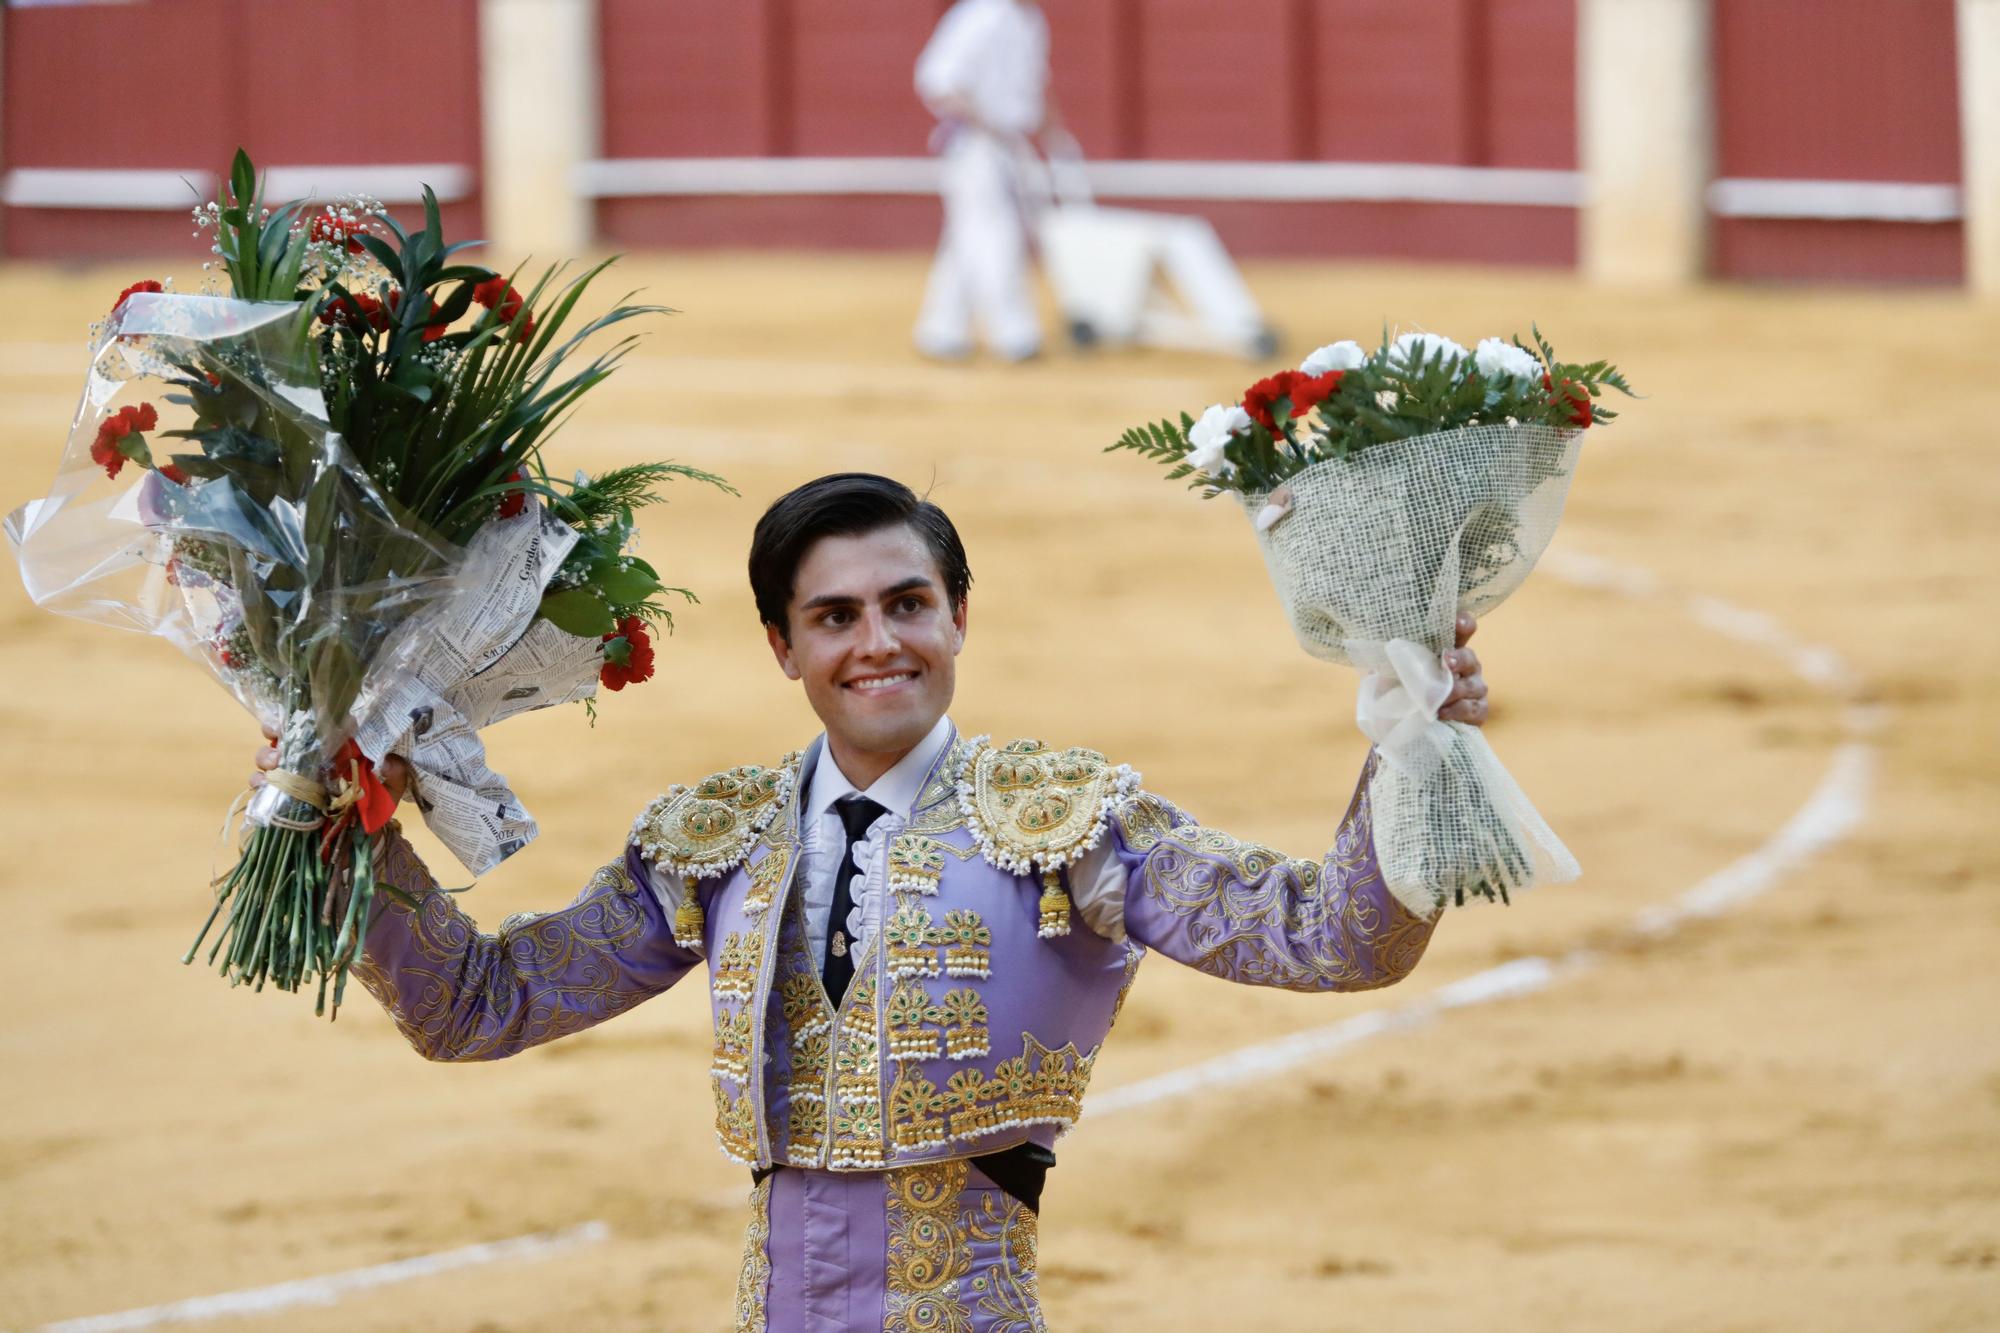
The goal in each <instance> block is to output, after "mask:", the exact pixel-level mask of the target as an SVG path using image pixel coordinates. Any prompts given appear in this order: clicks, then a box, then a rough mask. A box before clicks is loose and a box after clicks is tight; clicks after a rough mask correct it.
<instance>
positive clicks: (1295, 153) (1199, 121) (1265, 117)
mask: <svg viewBox="0 0 2000 1333" xmlns="http://www.w3.org/2000/svg"><path fill="white" fill-rule="evenodd" d="M1057 2H1058V3H1061V0H1057ZM1303 13H1304V11H1303V10H1302V9H1301V8H1300V7H1299V6H1298V5H1297V4H1296V3H1294V0H1231V3H1229V4H1226V5H1218V4H1214V3H1211V0H1147V3H1145V4H1144V5H1141V6H1140V7H1139V10H1138V25H1137V26H1138V32H1137V57H1138V62H1139V79H1138V84H1139V87H1138V97H1137V113H1138V118H1139V126H1138V144H1137V145H1136V147H1137V150H1138V155H1140V156H1144V157H1154V158H1194V159H1200V158H1229V159H1236V160H1264V161H1274V160H1275V161H1281V160H1284V159H1288V158H1294V157H1299V156H1303V155H1306V154H1305V153H1304V151H1303V150H1304V148H1305V143H1304V140H1305V138H1306V132H1305V126H1306V123H1307V120H1308V117H1306V116H1305V115H1304V114H1303V111H1304V108H1303V103H1302V98H1303V97H1304V95H1305V92H1306V89H1307V86H1308V85H1307V81H1306V76H1307V73H1308V66H1309V63H1310V62H1309V60H1308V58H1307V56H1308V52H1307V51H1306V50H1305V49H1304V47H1303V45H1302V41H1301V38H1302V36H1303V27H1302V23H1301V15H1302V14H1303ZM1053 58H1054V59H1057V60H1061V59H1065V58H1066V57H1064V56H1063V55H1061V54H1060V53H1057V54H1056V55H1055V56H1054V57H1053Z"/></svg>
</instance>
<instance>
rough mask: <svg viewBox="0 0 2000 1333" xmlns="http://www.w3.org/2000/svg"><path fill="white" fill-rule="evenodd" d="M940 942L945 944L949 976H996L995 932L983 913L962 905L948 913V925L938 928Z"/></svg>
mask: <svg viewBox="0 0 2000 1333" xmlns="http://www.w3.org/2000/svg"><path fill="white" fill-rule="evenodd" d="M936 935H937V941H938V943H939V944H942V945H943V946H944V951H945V952H944V970H945V975H947V976H953V977H977V978H979V979H980V980H981V981H984V980H986V979H987V978H988V977H990V976H992V975H993V960H992V957H991V953H990V951H991V949H992V947H993V932H992V931H991V930H989V929H987V927H986V923H985V922H984V921H982V920H980V917H979V913H977V912H974V911H971V910H970V909H965V908H961V909H958V910H955V911H950V912H946V913H945V914H944V925H942V926H940V927H938V929H937V931H936Z"/></svg>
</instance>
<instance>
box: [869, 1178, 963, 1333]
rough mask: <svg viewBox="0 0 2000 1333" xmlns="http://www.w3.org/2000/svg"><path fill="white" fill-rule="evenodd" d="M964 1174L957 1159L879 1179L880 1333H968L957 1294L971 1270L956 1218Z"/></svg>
mask: <svg viewBox="0 0 2000 1333" xmlns="http://www.w3.org/2000/svg"><path fill="white" fill-rule="evenodd" d="M966 1172H967V1167H966V1164H965V1161H964V1160H963V1159H958V1160H954V1161H949V1162H927V1163H925V1164H924V1165H922V1166H906V1167H900V1168H898V1169H897V1170H894V1171H890V1172H888V1173H886V1174H885V1175H884V1176H883V1178H882V1183H883V1189H884V1191H885V1192H886V1196H887V1202H888V1224H889V1247H888V1258H889V1262H888V1273H887V1278H888V1281H887V1290H886V1292H885V1295H884V1301H883V1317H882V1329H883V1333H972V1311H971V1310H970V1309H969V1308H968V1307H967V1306H966V1304H965V1302H964V1300H963V1299H961V1297H960V1294H959V1281H960V1279H962V1278H964V1277H965V1276H966V1275H967V1274H968V1273H969V1272H970V1271H971V1269H972V1252H971V1247H970V1245H969V1244H968V1242H967V1233H966V1230H965V1228H964V1227H962V1226H961V1225H960V1224H959V1217H958V1208H959V1195H960V1193H962V1192H963V1190H964V1189H965V1178H966Z"/></svg>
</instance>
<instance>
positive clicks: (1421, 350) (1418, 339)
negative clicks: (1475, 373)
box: [1389, 333, 1472, 367]
mask: <svg viewBox="0 0 2000 1333" xmlns="http://www.w3.org/2000/svg"><path fill="white" fill-rule="evenodd" d="M1389 354H1390V355H1391V356H1393V357H1395V359H1396V360H1398V361H1401V362H1402V363H1403V364H1404V365H1406V366H1411V367H1415V366H1417V365H1420V364H1421V363H1423V362H1426V361H1431V360H1436V359H1439V358H1442V360H1443V361H1444V363H1445V365H1447V366H1451V365H1455V364H1457V363H1458V362H1460V361H1463V360H1465V358H1467V357H1468V356H1471V355H1472V353H1470V352H1468V351H1466V350H1465V349H1464V348H1463V347H1460V346H1459V345H1458V344H1457V343H1455V342H1453V341H1452V340H1451V339H1449V338H1447V337H1445V336H1444V335H1443V334H1442V333H1406V334H1404V335H1403V336H1401V337H1400V338H1398V339H1396V341H1395V344H1394V345H1393V346H1392V347H1391V348H1390V349H1389Z"/></svg>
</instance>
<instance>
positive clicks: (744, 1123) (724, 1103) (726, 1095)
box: [714, 1079, 757, 1166]
mask: <svg viewBox="0 0 2000 1333" xmlns="http://www.w3.org/2000/svg"><path fill="white" fill-rule="evenodd" d="M714 1086H715V1140H716V1142H717V1143H719V1144H721V1145H722V1151H723V1153H724V1154H725V1155H727V1156H728V1157H729V1158H730V1159H731V1160H732V1161H737V1162H741V1163H743V1164H744V1165H745V1166H748V1165H750V1164H751V1163H752V1162H754V1161H756V1160H757V1114H756V1107H755V1106H754V1105H752V1103H751V1099H750V1096H749V1094H747V1093H743V1092H738V1093H735V1094H734V1095H732V1094H731V1093H730V1091H729V1088H728V1087H727V1086H726V1085H725V1084H724V1083H723V1082H722V1080H720V1079H717V1080H715V1085H714Z"/></svg>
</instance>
